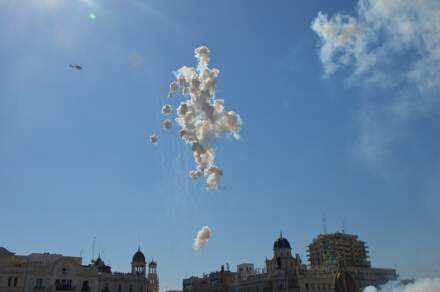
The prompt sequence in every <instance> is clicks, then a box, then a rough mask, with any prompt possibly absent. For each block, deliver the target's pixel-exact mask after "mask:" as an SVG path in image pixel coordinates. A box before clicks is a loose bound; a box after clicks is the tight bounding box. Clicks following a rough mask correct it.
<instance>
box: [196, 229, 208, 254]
mask: <svg viewBox="0 0 440 292" xmlns="http://www.w3.org/2000/svg"><path fill="white" fill-rule="evenodd" d="M211 233H212V232H211V229H210V228H209V227H208V226H203V227H202V229H200V230H199V232H197V236H196V238H194V249H195V250H199V249H201V248H202V247H204V246H205V245H206V243H207V242H208V240H209V238H210V237H211Z"/></svg>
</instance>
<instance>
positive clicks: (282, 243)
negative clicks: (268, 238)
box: [273, 234, 292, 249]
mask: <svg viewBox="0 0 440 292" xmlns="http://www.w3.org/2000/svg"><path fill="white" fill-rule="evenodd" d="M279 248H288V249H292V248H291V247H290V243H289V241H288V240H287V239H286V238H284V237H283V235H282V234H280V237H279V238H278V239H277V240H275V242H274V243H273V249H279Z"/></svg>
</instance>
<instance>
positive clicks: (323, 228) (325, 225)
mask: <svg viewBox="0 0 440 292" xmlns="http://www.w3.org/2000/svg"><path fill="white" fill-rule="evenodd" d="M322 231H323V232H324V234H327V217H326V216H325V214H324V215H323V216H322Z"/></svg>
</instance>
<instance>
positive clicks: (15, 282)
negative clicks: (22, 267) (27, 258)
mask: <svg viewBox="0 0 440 292" xmlns="http://www.w3.org/2000/svg"><path fill="white" fill-rule="evenodd" d="M17 282H18V277H15V278H14V287H17Z"/></svg>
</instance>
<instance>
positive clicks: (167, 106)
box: [162, 104, 173, 116]
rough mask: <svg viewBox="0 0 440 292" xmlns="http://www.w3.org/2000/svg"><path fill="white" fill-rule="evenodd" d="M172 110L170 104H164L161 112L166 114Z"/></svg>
mask: <svg viewBox="0 0 440 292" xmlns="http://www.w3.org/2000/svg"><path fill="white" fill-rule="evenodd" d="M172 111H173V107H172V106H171V104H164V105H163V107H162V114H163V115H165V116H167V115H169V114H170V113H171V112H172Z"/></svg>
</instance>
